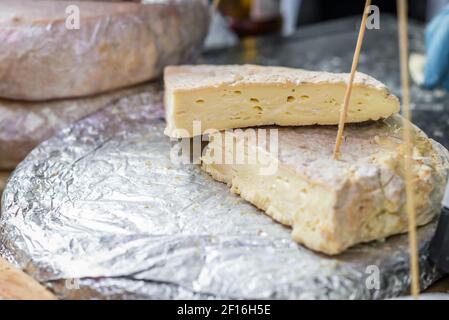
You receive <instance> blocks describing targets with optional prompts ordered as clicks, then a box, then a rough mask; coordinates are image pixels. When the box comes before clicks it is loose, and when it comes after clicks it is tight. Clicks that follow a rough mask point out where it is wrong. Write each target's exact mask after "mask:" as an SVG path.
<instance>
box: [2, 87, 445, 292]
mask: <svg viewBox="0 0 449 320" xmlns="http://www.w3.org/2000/svg"><path fill="white" fill-rule="evenodd" d="M161 100H162V99H161V92H160V87H159V86H158V85H157V84H154V86H153V87H152V88H151V90H149V92H147V93H145V99H143V98H142V95H141V94H137V95H135V96H131V97H127V98H124V99H121V100H119V101H117V102H116V103H115V104H113V105H111V106H110V107H108V108H106V109H103V110H102V111H100V112H98V113H96V114H94V115H93V116H90V117H88V118H86V119H84V120H82V121H80V122H78V123H76V124H75V125H73V126H71V127H69V128H67V129H65V130H63V131H62V132H60V133H59V134H58V135H56V136H55V137H53V138H51V139H50V140H48V141H46V142H44V143H43V144H41V145H40V146H39V147H37V148H36V149H35V150H34V151H33V152H31V154H30V155H29V156H28V157H27V158H26V159H25V160H24V161H23V162H22V163H21V164H20V165H19V166H18V168H17V169H16V171H15V172H14V174H13V175H12V177H11V179H10V182H9V184H8V185H7V187H6V190H5V191H4V194H3V201H2V215H1V219H0V242H1V243H2V247H0V252H1V253H2V255H6V256H8V257H9V259H10V260H11V261H13V262H14V263H15V264H16V265H17V266H19V267H21V268H23V269H25V271H26V272H27V273H29V274H31V275H32V276H33V277H35V278H36V279H37V280H38V281H40V282H42V283H43V284H45V285H46V286H48V287H49V288H50V289H52V290H53V291H54V292H55V293H56V294H57V295H58V296H59V297H60V298H72V299H79V298H86V299H92V298H100V299H115V298H138V299H140V298H142V299H143V298H151V299H168V298H189V299H195V298H251V299H266V298H282V299H298V298H301V299H343V298H353V299H355V298H367V299H372V298H375V299H376V298H387V297H393V296H397V295H399V294H403V293H406V292H407V287H408V283H409V278H408V272H409V271H408V270H409V269H408V253H407V249H408V244H407V237H406V236H395V237H392V238H390V239H388V240H387V241H385V242H373V243H370V244H365V245H360V246H357V247H354V248H352V249H350V250H348V251H347V252H346V253H344V254H342V255H340V256H338V257H328V256H325V255H322V254H318V253H314V252H312V251H310V250H308V249H306V248H304V247H302V246H300V245H298V244H296V243H294V242H293V241H292V240H291V239H290V230H289V229H288V228H286V227H283V226H282V225H280V224H277V223H275V222H273V221H272V220H271V219H270V218H269V217H267V216H265V215H264V214H263V213H262V212H261V211H259V210H257V209H256V208H255V207H253V206H252V205H251V204H249V203H247V202H245V201H244V200H242V199H241V198H239V197H238V196H236V195H233V194H231V193H230V192H229V190H228V188H227V187H226V185H224V184H222V183H219V182H216V181H214V180H212V178H210V177H209V176H208V175H207V174H206V173H203V172H202V171H201V170H200V169H199V167H198V166H197V165H176V164H173V163H172V161H170V149H171V142H170V141H169V139H168V138H167V137H165V136H164V135H163V128H164V126H165V124H164V121H163V120H162V115H163V112H162V102H161ZM433 232H434V225H433V224H432V225H429V226H426V227H424V228H421V229H420V230H419V238H420V241H419V243H420V252H421V253H420V260H421V282H422V286H423V287H426V286H428V285H429V284H430V283H431V282H433V281H434V280H435V279H436V278H437V277H438V274H437V273H436V271H435V270H434V269H433V268H432V267H431V266H430V265H429V264H428V263H427V259H426V253H427V246H428V243H429V239H430V238H431V236H432V235H433ZM373 272H374V273H375V275H374V276H375V277H377V276H378V277H377V278H376V279H377V280H378V285H379V286H378V287H377V286H376V285H374V286H372V285H370V283H371V282H370V281H371V280H372V276H373ZM370 276H371V277H370Z"/></svg>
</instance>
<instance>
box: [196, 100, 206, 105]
mask: <svg viewBox="0 0 449 320" xmlns="http://www.w3.org/2000/svg"><path fill="white" fill-rule="evenodd" d="M195 102H196V103H198V104H203V103H204V100H203V99H198V100H196V101H195Z"/></svg>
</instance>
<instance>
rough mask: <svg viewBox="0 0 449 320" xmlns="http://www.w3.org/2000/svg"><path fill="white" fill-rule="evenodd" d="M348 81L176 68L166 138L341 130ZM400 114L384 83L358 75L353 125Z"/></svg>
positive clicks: (274, 70) (279, 72)
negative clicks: (253, 129) (262, 129)
mask: <svg viewBox="0 0 449 320" xmlns="http://www.w3.org/2000/svg"><path fill="white" fill-rule="evenodd" d="M348 78H349V76H348V74H336V73H328V72H314V71H306V70H301V69H290V68H283V67H263V66H255V65H229V66H209V65H197V66H170V67H167V68H166V69H165V73H164V80H165V90H166V91H165V109H166V120H167V128H166V130H165V134H166V135H168V136H170V137H175V138H179V137H192V136H195V135H200V134H202V133H204V132H207V130H210V129H216V130H223V129H228V128H240V127H250V126H260V125H271V124H276V125H281V126H297V125H314V124H322V125H328V124H337V123H338V119H339V111H340V107H341V104H342V102H343V96H344V92H345V89H346V83H347V79H348ZM397 111H399V101H398V99H397V98H396V97H395V96H393V95H392V94H390V93H389V92H388V90H387V88H386V87H385V86H384V85H383V84H382V83H380V82H379V81H377V80H375V79H373V78H372V77H369V76H367V75H365V74H362V73H357V75H356V77H355V82H354V88H353V91H352V95H351V100H350V104H349V111H348V118H347V122H362V121H367V120H378V119H381V118H386V117H389V116H390V115H392V114H393V113H395V112H397ZM199 125H200V128H199Z"/></svg>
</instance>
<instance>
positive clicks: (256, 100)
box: [249, 98, 259, 103]
mask: <svg viewBox="0 0 449 320" xmlns="http://www.w3.org/2000/svg"><path fill="white" fill-rule="evenodd" d="M249 101H251V102H255V103H259V99H257V98H251V99H249Z"/></svg>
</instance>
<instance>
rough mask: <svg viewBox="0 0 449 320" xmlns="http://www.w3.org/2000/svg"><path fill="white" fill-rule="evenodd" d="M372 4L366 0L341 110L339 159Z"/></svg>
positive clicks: (338, 145) (336, 147)
mask: <svg viewBox="0 0 449 320" xmlns="http://www.w3.org/2000/svg"><path fill="white" fill-rule="evenodd" d="M370 5H371V0H366V3H365V10H364V11H363V18H362V24H361V25H360V31H359V36H358V39H357V45H356V47H355V52H354V58H353V59H352V67H351V73H350V75H349V81H348V85H347V87H346V93H345V97H344V100H343V106H342V108H341V110H340V121H339V123H338V133H337V139H336V140H335V148H334V155H333V158H334V159H335V160H337V159H338V156H339V154H340V146H341V141H342V139H343V131H344V129H345V122H346V117H347V113H348V106H349V99H350V98H351V92H352V85H353V83H354V77H355V72H356V70H357V64H358V63H359V56H360V49H361V48H362V43H363V37H364V36H365V29H366V19H367V17H368V8H369V6H370Z"/></svg>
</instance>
